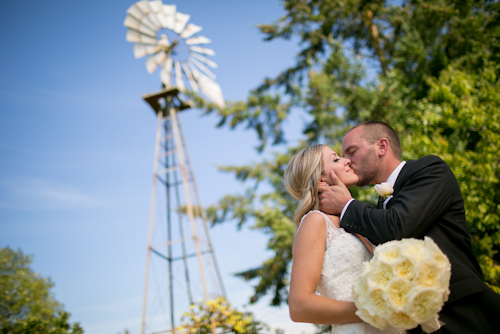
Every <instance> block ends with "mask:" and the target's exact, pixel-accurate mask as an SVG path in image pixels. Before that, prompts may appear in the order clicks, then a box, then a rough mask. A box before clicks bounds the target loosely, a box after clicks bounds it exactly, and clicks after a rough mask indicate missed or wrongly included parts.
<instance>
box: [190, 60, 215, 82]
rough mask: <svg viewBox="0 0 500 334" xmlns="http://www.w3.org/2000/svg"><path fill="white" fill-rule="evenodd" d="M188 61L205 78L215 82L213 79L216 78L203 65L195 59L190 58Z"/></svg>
mask: <svg viewBox="0 0 500 334" xmlns="http://www.w3.org/2000/svg"><path fill="white" fill-rule="evenodd" d="M190 61H191V62H192V63H193V64H194V65H196V67H198V68H199V69H200V70H201V71H203V73H204V74H205V75H207V76H209V77H210V78H211V79H212V80H215V78H217V77H216V76H215V74H213V73H212V72H211V71H210V70H209V69H208V68H207V67H206V66H205V65H203V64H202V63H200V62H199V61H197V60H196V59H194V58H190Z"/></svg>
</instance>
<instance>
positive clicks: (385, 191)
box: [375, 182, 394, 210]
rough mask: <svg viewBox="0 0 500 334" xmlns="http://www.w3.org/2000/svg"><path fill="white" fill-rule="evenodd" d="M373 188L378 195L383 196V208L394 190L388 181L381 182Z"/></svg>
mask: <svg viewBox="0 0 500 334" xmlns="http://www.w3.org/2000/svg"><path fill="white" fill-rule="evenodd" d="M375 190H376V191H377V193H378V195H379V196H380V197H383V198H384V204H383V208H384V210H385V209H386V206H387V202H389V200H390V199H391V198H392V193H393V192H394V189H393V188H392V186H391V184H390V183H389V182H382V183H379V184H376V185H375ZM387 196H389V197H387Z"/></svg>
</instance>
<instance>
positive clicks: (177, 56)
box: [124, 0, 225, 334]
mask: <svg viewBox="0 0 500 334" xmlns="http://www.w3.org/2000/svg"><path fill="white" fill-rule="evenodd" d="M189 19H190V16H189V15H187V14H183V13H180V12H177V8H176V6H175V5H164V4H163V3H162V1H147V0H142V1H139V2H136V3H134V4H133V5H132V6H130V8H129V9H128V10H127V15H126V18H125V21H124V25H125V26H126V27H127V28H128V30H127V35H126V40H127V41H129V42H132V43H134V56H135V57H136V58H142V57H147V58H146V69H147V71H148V72H149V73H153V72H154V71H155V70H157V69H158V68H159V72H160V79H161V82H162V84H163V89H162V90H160V91H159V92H155V93H151V94H146V95H144V96H143V99H144V100H145V101H146V102H147V103H148V104H149V105H150V106H151V108H152V109H153V110H154V111H155V113H156V115H157V129H156V141H155V156H154V167H153V186H152V195H151V207H150V218H149V234H148V248H147V257H146V273H145V285H144V301H143V312H142V334H146V333H167V332H174V331H175V327H176V326H177V324H176V322H177V321H178V320H179V315H180V314H182V312H184V311H187V310H188V308H189V306H190V305H191V304H193V303H194V302H195V301H197V300H199V299H203V300H208V299H215V298H217V297H219V296H224V297H225V291H224V285H223V282H222V278H221V275H220V271H219V268H218V264H217V259H216V256H215V252H214V249H213V245H212V242H211V239H210V233H209V230H208V225H207V219H206V216H205V212H204V211H203V210H202V208H201V202H200V197H199V194H198V189H197V185H196V181H195V178H194V174H193V170H192V166H191V163H190V159H189V154H188V151H187V146H186V142H185V139H184V135H183V132H182V126H181V119H180V117H179V113H180V112H181V111H183V110H186V109H189V108H190V103H187V102H184V101H183V100H182V98H181V97H180V96H179V95H180V93H182V92H185V91H187V90H188V86H189V87H190V90H191V91H194V92H196V93H201V94H202V95H204V96H205V97H206V98H208V99H210V100H211V101H213V102H214V103H215V104H217V105H219V106H221V107H223V106H224V98H223V96H222V91H221V89H220V86H219V85H218V84H217V83H216V82H215V81H214V80H215V75H214V74H213V73H212V72H211V70H210V69H209V68H208V67H211V68H216V67H217V65H216V64H215V63H214V62H213V61H212V60H210V59H209V56H213V55H215V53H214V51H213V50H212V49H209V48H207V47H206V44H208V43H210V40H209V39H208V38H206V37H204V36H199V35H198V34H197V33H198V32H200V31H201V30H202V28H201V27H200V26H197V25H194V24H192V23H188V21H189ZM158 203H160V204H158ZM153 283H154V284H155V286H154V287H153Z"/></svg>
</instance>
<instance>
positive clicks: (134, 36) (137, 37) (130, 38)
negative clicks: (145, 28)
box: [125, 28, 156, 44]
mask: <svg viewBox="0 0 500 334" xmlns="http://www.w3.org/2000/svg"><path fill="white" fill-rule="evenodd" d="M125 39H126V40H127V42H133V43H142V44H156V38H153V37H151V36H148V35H145V34H143V33H141V32H139V31H137V30H133V29H130V28H129V29H127V37H125Z"/></svg>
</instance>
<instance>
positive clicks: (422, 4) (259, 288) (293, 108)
mask: <svg viewBox="0 0 500 334" xmlns="http://www.w3.org/2000/svg"><path fill="white" fill-rule="evenodd" d="M282 3H283V7H284V9H285V11H286V14H285V16H283V17H282V18H280V19H279V20H277V21H276V22H275V23H272V24H266V25H262V26H260V27H259V28H260V31H261V32H262V33H263V35H264V39H265V40H267V41H273V40H275V39H285V40H292V41H298V42H299V45H300V47H301V49H300V51H299V53H298V54H297V56H296V62H295V64H294V65H293V66H291V67H290V68H286V69H284V70H283V71H281V72H280V73H278V75H276V76H275V77H274V78H267V79H265V80H264V82H263V83H262V84H261V85H260V86H259V87H257V88H256V89H254V90H253V91H251V92H250V94H249V97H248V98H247V100H246V101H237V102H231V101H227V108H225V109H220V108H216V107H215V106H214V105H207V104H204V103H203V102H202V101H201V100H197V102H198V106H200V107H202V108H204V109H205V112H206V113H207V114H215V115H217V116H218V117H219V118H220V124H219V125H220V126H230V127H231V128H235V127H238V126H246V128H247V129H251V130H254V131H256V133H257V134H258V138H259V140H260V144H259V147H258V149H259V151H264V150H265V149H266V148H267V147H269V146H270V145H275V146H276V145H278V146H282V147H283V148H285V149H282V150H280V151H281V152H283V151H285V153H283V154H274V155H272V156H271V158H268V159H269V160H264V161H262V162H259V163H256V164H253V165H247V166H229V167H221V170H222V171H224V172H231V173H234V174H235V176H236V178H237V179H238V180H241V181H242V182H243V184H244V185H245V186H247V187H248V188H247V190H246V191H245V192H243V193H240V194H232V195H228V196H226V197H224V198H223V199H222V200H221V201H220V203H219V204H218V205H215V206H213V207H211V208H209V209H208V213H209V214H208V216H209V218H210V219H211V221H212V223H214V224H216V223H221V222H225V221H236V222H237V224H238V227H241V226H243V225H244V224H245V223H248V222H250V223H251V224H253V225H252V228H255V229H260V230H262V231H263V232H264V233H266V234H267V235H269V242H268V245H267V247H268V249H269V250H271V251H272V253H273V254H274V256H271V258H270V259H268V260H266V261H265V262H264V263H263V264H262V265H260V266H258V267H256V268H251V269H249V270H247V271H244V272H242V273H239V274H238V275H239V276H241V277H243V278H244V279H246V280H258V283H257V285H255V290H254V295H253V296H252V298H251V302H255V301H257V300H258V299H259V298H260V297H262V296H263V295H266V294H272V299H271V300H272V302H271V303H272V304H273V305H279V304H281V303H283V302H286V297H287V290H288V289H287V284H288V281H287V277H288V276H289V269H290V261H291V247H292V244H293V234H294V227H293V222H292V221H293V220H292V215H293V210H294V208H295V205H296V203H295V201H294V200H293V199H292V198H290V197H289V196H288V195H287V194H286V192H285V190H284V187H283V183H282V176H283V171H284V167H285V165H286V163H287V162H288V160H289V159H290V158H291V156H292V154H293V153H295V152H296V151H297V150H299V149H300V148H302V147H305V146H309V145H311V144H315V143H318V142H321V143H325V144H327V145H330V146H331V147H332V148H334V149H335V150H337V151H340V140H341V138H342V135H343V133H344V132H345V131H346V129H348V128H349V127H351V126H352V125H353V124H355V123H358V122H362V121H366V120H380V121H385V122H387V123H389V124H390V125H392V126H393V127H394V128H395V130H396V131H397V132H398V134H399V136H400V139H401V142H402V147H403V158H404V159H417V158H419V157H421V156H424V155H427V154H435V155H438V156H440V157H442V158H443V159H444V160H445V161H446V162H447V163H448V164H449V165H450V167H451V169H452V170H453V172H454V173H455V175H456V177H457V179H458V181H459V184H460V188H461V190H462V194H463V197H464V202H465V209H466V215H467V220H468V223H469V228H470V231H471V235H472V239H473V250H474V253H475V255H476V256H477V258H478V260H479V262H480V265H481V268H482V270H483V273H484V276H485V279H486V281H487V283H488V284H490V285H491V286H492V287H494V288H499V287H500V266H499V262H500V254H499V250H500V231H499V230H500V219H499V216H500V182H499V175H500V163H499V162H500V161H499V158H498V152H500V137H499V134H500V128H499V127H500V119H499V117H500V112H499V110H500V90H499V77H500V68H499V66H500V56H499V55H500V52H499V51H500V43H499V41H500V18H499V9H500V3H499V2H498V1H493V0H478V1H473V0H461V1H458V0H426V1H423V0H408V1H401V2H393V1H387V2H386V1H380V0H321V1H320V0H285V1H283V2H282ZM292 113H301V115H303V116H304V114H305V117H303V119H305V120H306V121H305V122H304V124H303V140H302V141H301V142H300V143H299V144H298V145H296V146H295V147H291V146H290V145H288V144H287V143H286V133H285V124H286V120H287V118H288V117H289V116H290V115H291V114H292ZM352 190H353V196H355V197H356V198H358V199H360V200H363V201H368V202H370V201H373V200H374V195H375V193H374V192H373V190H371V189H369V188H365V189H363V188H353V189H352Z"/></svg>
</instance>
